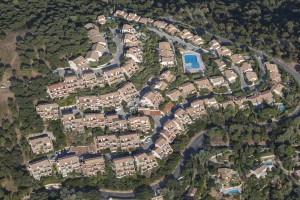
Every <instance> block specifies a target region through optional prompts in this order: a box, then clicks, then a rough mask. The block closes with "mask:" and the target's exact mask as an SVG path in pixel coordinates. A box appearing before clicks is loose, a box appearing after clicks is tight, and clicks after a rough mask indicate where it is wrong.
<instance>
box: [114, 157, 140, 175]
mask: <svg viewBox="0 0 300 200" xmlns="http://www.w3.org/2000/svg"><path fill="white" fill-rule="evenodd" d="M112 163H113V168H114V170H115V172H116V176H117V178H123V177H125V176H131V175H134V174H135V173H136V172H135V166H134V159H133V157H131V156H126V157H122V158H116V159H113V161H112Z"/></svg>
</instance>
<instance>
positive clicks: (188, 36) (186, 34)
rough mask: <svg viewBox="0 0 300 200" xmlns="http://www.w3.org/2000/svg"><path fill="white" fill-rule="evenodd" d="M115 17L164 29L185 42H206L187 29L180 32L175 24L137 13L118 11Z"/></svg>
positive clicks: (196, 43)
mask: <svg viewBox="0 0 300 200" xmlns="http://www.w3.org/2000/svg"><path fill="white" fill-rule="evenodd" d="M114 16H117V17H122V18H124V19H126V20H128V21H135V22H139V23H142V24H147V25H152V26H154V27H156V28H159V29H163V30H164V31H165V32H167V33H169V34H171V35H176V36H179V37H180V38H181V39H183V40H187V41H189V42H192V43H194V44H195V45H201V44H204V40H203V39H202V38H201V37H200V36H198V35H194V34H192V33H191V32H190V31H189V30H187V29H183V30H180V29H179V28H177V27H176V26H174V25H173V24H168V23H166V22H164V21H160V20H153V19H150V18H144V17H141V16H138V15H137V14H136V13H127V12H125V11H122V10H117V11H116V12H115V14H114Z"/></svg>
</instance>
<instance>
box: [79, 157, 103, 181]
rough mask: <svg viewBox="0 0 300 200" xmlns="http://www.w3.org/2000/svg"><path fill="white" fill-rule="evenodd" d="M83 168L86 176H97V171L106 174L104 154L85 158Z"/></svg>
mask: <svg viewBox="0 0 300 200" xmlns="http://www.w3.org/2000/svg"><path fill="white" fill-rule="evenodd" d="M81 170H82V173H83V175H84V176H97V173H98V172H100V173H101V174H105V160H104V157H103V156H97V157H93V158H86V159H83V163H82V165H81Z"/></svg>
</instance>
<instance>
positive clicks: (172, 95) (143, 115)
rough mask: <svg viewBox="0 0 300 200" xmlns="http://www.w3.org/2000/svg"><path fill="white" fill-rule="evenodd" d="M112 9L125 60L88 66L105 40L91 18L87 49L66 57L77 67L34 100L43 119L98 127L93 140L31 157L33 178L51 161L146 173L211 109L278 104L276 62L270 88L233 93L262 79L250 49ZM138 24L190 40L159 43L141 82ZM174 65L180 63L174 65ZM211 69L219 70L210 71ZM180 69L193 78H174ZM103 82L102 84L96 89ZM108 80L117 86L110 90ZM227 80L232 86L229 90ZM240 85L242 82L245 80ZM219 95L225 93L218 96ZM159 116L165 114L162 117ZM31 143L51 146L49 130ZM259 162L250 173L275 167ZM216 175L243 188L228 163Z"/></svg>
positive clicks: (63, 169) (100, 20)
mask: <svg viewBox="0 0 300 200" xmlns="http://www.w3.org/2000/svg"><path fill="white" fill-rule="evenodd" d="M114 17H120V18H123V19H125V20H127V22H128V23H127V22H126V23H122V24H121V25H119V30H120V34H119V36H120V38H121V43H122V44H120V45H121V47H122V50H124V52H123V55H124V60H123V62H120V64H114V65H113V66H111V65H110V64H107V66H104V65H101V66H97V67H94V68H91V67H90V65H91V63H93V62H97V61H98V60H99V59H101V57H102V56H103V54H105V52H106V51H107V46H108V44H107V41H106V39H105V36H104V34H103V33H101V32H100V31H99V29H98V28H97V26H96V25H93V24H89V25H86V27H85V28H86V29H87V31H88V38H89V40H90V42H91V43H92V49H91V50H90V51H89V52H87V54H86V55H85V56H83V55H80V56H78V57H76V58H75V59H72V60H71V59H70V60H69V66H70V68H71V69H72V70H73V71H74V74H72V75H68V76H64V77H63V79H62V80H63V81H61V82H58V83H54V84H52V85H49V86H48V87H47V93H48V96H49V99H51V100H52V101H53V102H51V103H44V102H43V103H37V105H36V111H37V113H38V115H39V116H40V117H41V118H42V119H43V120H44V121H46V122H47V121H49V120H61V122H62V124H63V126H64V131H65V134H73V133H79V134H84V133H90V132H91V130H97V131H95V132H93V134H91V135H93V136H92V137H93V141H92V142H91V144H88V146H77V147H76V146H72V147H70V148H69V149H68V150H67V154H66V155H60V156H57V158H56V159H55V160H48V158H43V159H41V160H34V161H33V162H28V165H27V168H28V170H29V172H30V174H31V175H32V176H33V177H34V178H35V179H37V180H39V179H41V178H42V177H44V176H50V175H52V174H53V173H54V168H53V166H56V167H55V168H56V171H57V173H59V174H61V175H62V176H63V177H68V176H69V174H70V173H72V174H74V173H75V174H77V175H78V176H80V175H82V176H97V175H98V174H102V175H105V174H106V170H107V169H106V166H107V165H108V163H109V164H110V165H111V168H112V169H113V171H114V173H115V176H116V178H123V177H128V176H135V175H137V174H143V175H145V174H149V173H151V171H152V170H153V169H155V168H158V167H159V164H158V163H159V162H158V160H159V159H161V160H163V159H166V158H167V157H168V156H170V155H171V154H172V153H173V151H174V150H177V149H174V150H173V148H172V144H173V143H174V140H175V139H176V138H178V136H179V135H181V134H186V132H187V130H188V129H189V126H190V125H191V124H192V123H194V122H196V121H198V120H202V119H204V118H205V117H206V116H208V115H209V113H210V112H219V111H221V110H225V109H228V108H236V109H237V110H245V109H247V108H249V107H250V105H252V106H253V107H257V108H259V107H260V106H261V105H262V104H263V103H265V104H267V105H268V106H277V105H279V104H280V103H281V102H277V101H280V100H281V99H282V97H283V92H284V89H285V87H286V86H285V84H284V83H282V82H281V80H282V79H281V74H280V70H278V68H277V65H275V64H273V63H270V62H265V63H263V67H265V68H266V71H267V73H268V77H269V79H270V80H271V82H272V83H271V87H269V89H267V90H264V91H256V92H255V93H251V94H249V95H244V96H243V95H241V96H234V92H235V91H234V90H232V87H234V86H236V85H239V84H241V82H242V81H243V84H246V86H247V87H250V86H256V84H258V82H259V81H260V76H259V75H258V73H257V71H255V68H254V65H253V62H251V61H250V59H249V58H248V56H246V55H243V54H241V53H236V52H234V51H233V50H231V49H229V47H226V46H223V45H222V44H220V43H219V42H218V41H217V40H212V41H210V42H209V45H210V47H209V50H205V49H202V45H203V44H204V43H206V42H205V41H204V39H202V38H201V37H200V36H198V35H195V34H193V32H191V31H190V30H188V29H183V30H181V29H180V28H178V27H176V26H175V25H173V24H168V23H166V22H164V21H160V20H158V21H157V20H153V19H150V18H144V17H140V16H138V15H137V14H135V13H126V12H124V11H121V10H117V11H116V12H115V13H114ZM107 20H108V19H107V17H106V16H104V15H100V16H98V17H97V19H96V22H97V24H98V25H99V26H101V25H103V24H105V23H107ZM135 24H142V25H143V26H151V28H153V27H154V28H156V29H157V30H160V31H163V32H164V33H166V34H168V35H171V36H176V37H178V39H180V40H182V41H184V42H186V43H188V44H190V45H191V47H189V48H188V47H185V48H184V49H182V47H178V45H177V44H176V43H174V41H171V40H169V39H168V38H162V39H161V40H160V41H159V42H158V43H157V44H156V47H155V48H156V49H155V50H156V52H157V54H158V55H157V56H158V59H159V60H158V61H159V65H160V66H159V68H160V70H161V71H159V72H158V73H157V76H156V77H150V78H149V80H144V81H145V82H147V83H146V86H144V85H143V88H142V87H141V85H138V84H136V82H135V81H134V76H136V75H137V74H139V73H140V70H142V69H143V68H146V67H148V66H143V65H144V63H143V60H144V59H143V45H144V44H143V42H144V39H145V33H143V32H141V30H140V27H137V25H135ZM118 48H119V49H118V50H120V47H118ZM178 49H181V50H180V51H178ZM198 50H199V51H198ZM200 50H201V51H200ZM204 50H205V51H208V52H209V53H210V54H212V55H213V57H212V58H210V62H211V65H206V61H204V60H205V59H204V57H203V58H202V53H201V52H202V51H204ZM178 52H180V53H181V55H180V54H179V53H178ZM176 53H178V54H179V55H180V56H181V59H182V65H183V66H178V63H180V62H178V61H180V60H178V59H177V58H178V56H176ZM111 62H112V61H111ZM204 62H205V64H204ZM176 67H177V68H179V69H180V70H181V71H180V72H178V71H176V70H178V69H176ZM209 69H213V70H217V71H218V73H213V74H212V75H207V74H206V72H207V71H208V70H209ZM213 70H212V71H213ZM181 74H184V77H188V78H184V79H182V80H180V82H177V81H178V79H179V78H178V76H179V75H181ZM98 88H102V89H103V90H105V92H102V91H101V93H100V94H99V93H97V92H94V90H95V89H98ZM109 88H112V90H106V89H109ZM141 88H142V89H141ZM224 88H226V89H227V90H226V91H225V92H224V91H223V90H224ZM239 89H243V88H242V86H241V88H239ZM83 90H85V91H89V92H86V93H82V94H84V95H78V91H83ZM222 95H224V96H226V98H219V97H222ZM73 96H75V102H74V103H73V104H72V105H68V106H60V105H59V100H64V99H66V98H68V97H73ZM227 97H228V98H227ZM54 102H56V103H54ZM276 103H277V104H276ZM278 103H279V104H278ZM162 117H164V119H165V120H163V121H162V120H161V121H160V119H162ZM158 121H159V122H158ZM99 130H101V131H99ZM95 133H96V134H95ZM153 133H155V134H157V135H155V137H153V138H155V140H154V141H153V144H152V145H149V146H148V147H147V148H145V147H144V143H147V140H151V141H152V138H151V136H152V135H153ZM28 143H29V145H30V146H31V149H32V152H33V153H34V154H47V153H51V152H52V151H53V144H52V138H50V137H49V136H39V137H33V138H28ZM87 155H89V156H87ZM50 161H51V162H50ZM261 162H262V163H261V165H258V166H255V168H253V169H252V170H251V171H250V172H249V174H251V175H252V174H254V175H255V176H256V177H257V178H261V177H264V176H265V175H266V173H267V171H268V170H270V169H272V167H273V165H272V166H271V165H269V166H267V165H264V164H263V163H264V162H263V161H261ZM215 177H216V178H217V179H218V182H219V183H220V184H221V185H222V187H221V193H223V194H230V192H232V191H233V190H234V191H235V190H237V191H235V192H240V191H241V190H240V188H238V187H235V186H234V187H233V185H234V184H233V183H234V181H239V176H238V174H237V172H235V171H234V170H232V169H231V168H219V169H218V170H217V175H216V176H215ZM195 192H196V190H193V188H191V191H190V192H189V196H190V197H192V196H194V195H195Z"/></svg>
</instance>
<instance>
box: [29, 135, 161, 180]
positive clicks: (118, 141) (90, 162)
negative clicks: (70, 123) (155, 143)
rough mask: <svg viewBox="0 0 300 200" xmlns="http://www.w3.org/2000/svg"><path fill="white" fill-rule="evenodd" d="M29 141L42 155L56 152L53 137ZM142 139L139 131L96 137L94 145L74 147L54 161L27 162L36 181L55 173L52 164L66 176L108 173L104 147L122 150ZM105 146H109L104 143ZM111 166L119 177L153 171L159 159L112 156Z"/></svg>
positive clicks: (33, 149) (136, 156)
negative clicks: (115, 147)
mask: <svg viewBox="0 0 300 200" xmlns="http://www.w3.org/2000/svg"><path fill="white" fill-rule="evenodd" d="M28 142H29V144H30V146H31V149H32V151H33V153H35V154H41V153H48V152H50V151H53V144H52V140H51V138H50V137H48V136H47V135H40V136H36V137H34V138H29V139H28ZM139 143H140V140H139V136H138V135H137V134H129V135H123V136H119V137H116V136H115V135H107V136H98V137H96V138H95V146H79V147H71V148H69V149H68V153H67V154H65V155H61V156H58V158H57V159H55V160H49V159H48V158H46V157H44V158H41V159H38V160H32V161H29V162H28V163H27V169H28V170H29V172H30V174H31V175H32V176H33V177H34V178H35V179H37V180H40V178H41V177H44V176H50V175H52V174H53V173H54V170H53V165H55V166H56V169H57V172H58V173H60V174H61V175H62V176H63V177H67V176H68V174H70V173H72V172H75V173H80V174H82V175H83V176H96V175H97V174H98V173H101V174H103V175H104V174H105V173H106V171H105V158H104V156H102V155H100V154H98V152H99V151H101V150H103V149H104V148H105V149H106V148H110V149H112V150H114V146H117V148H120V149H121V150H125V149H127V150H128V149H131V147H133V148H136V147H138V146H139ZM105 145H106V146H105ZM112 166H113V169H114V171H115V173H116V176H117V178H122V177H125V176H129V175H134V174H136V173H137V171H138V172H140V173H141V174H144V173H147V172H150V171H151V170H152V169H153V168H155V167H157V166H158V163H157V160H156V158H155V157H154V156H153V155H152V154H149V153H138V154H136V155H134V156H125V157H121V158H115V159H112Z"/></svg>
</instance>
